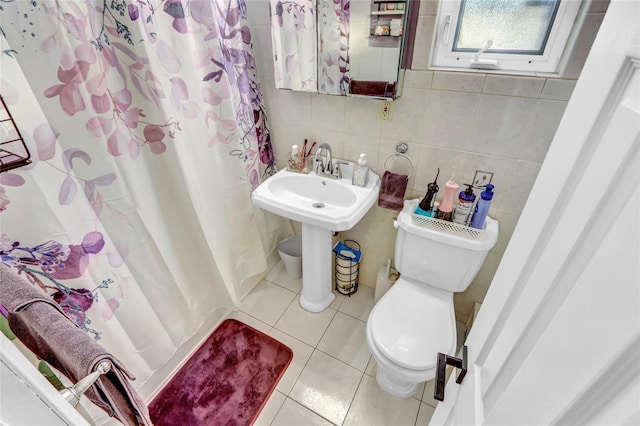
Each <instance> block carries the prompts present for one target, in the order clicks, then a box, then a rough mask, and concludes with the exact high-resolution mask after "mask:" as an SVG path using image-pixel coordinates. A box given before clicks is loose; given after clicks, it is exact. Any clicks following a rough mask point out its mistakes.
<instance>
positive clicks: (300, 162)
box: [298, 139, 307, 172]
mask: <svg viewBox="0 0 640 426" xmlns="http://www.w3.org/2000/svg"><path fill="white" fill-rule="evenodd" d="M306 149H307V140H306V139H305V140H304V143H303V144H302V149H301V150H300V161H299V162H298V171H300V172H301V171H302V169H304V164H305V162H306V161H305V162H303V160H306V159H307V156H306V155H304V151H305V150H306Z"/></svg>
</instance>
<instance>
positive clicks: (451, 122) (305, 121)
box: [248, 0, 576, 321]
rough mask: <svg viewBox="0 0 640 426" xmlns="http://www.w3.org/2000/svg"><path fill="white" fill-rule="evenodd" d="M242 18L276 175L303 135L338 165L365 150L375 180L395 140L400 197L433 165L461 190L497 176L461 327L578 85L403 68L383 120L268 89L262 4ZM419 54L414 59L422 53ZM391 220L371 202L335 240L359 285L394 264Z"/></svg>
mask: <svg viewBox="0 0 640 426" xmlns="http://www.w3.org/2000/svg"><path fill="white" fill-rule="evenodd" d="M423 3H424V2H423ZM265 6H266V7H265ZM423 9H424V11H425V12H428V13H432V9H433V8H432V7H429V5H424V4H423ZM421 11H422V9H421ZM248 13H249V15H252V14H253V16H251V24H252V26H251V31H252V35H253V44H254V50H255V52H256V60H257V63H258V71H259V76H260V80H261V85H262V90H263V94H264V99H265V104H266V107H267V114H268V119H269V126H270V129H271V132H272V141H273V144H274V149H275V154H276V159H277V163H278V168H279V169H280V168H282V167H284V163H285V160H286V158H287V153H288V151H289V149H290V147H291V145H292V144H294V143H298V144H299V143H300V142H302V141H303V140H304V139H305V138H307V139H309V140H317V141H318V143H329V144H330V145H331V147H332V151H333V154H334V157H335V158H343V159H346V160H350V161H356V160H357V159H358V156H359V154H360V153H361V152H364V153H366V154H367V158H368V160H369V165H370V167H371V168H372V170H373V171H374V172H375V173H377V174H378V175H380V176H381V175H382V174H383V173H384V162H385V160H386V159H387V158H388V157H389V156H390V155H392V154H393V153H394V149H395V145H396V143H397V142H400V141H404V142H406V143H407V144H408V145H409V151H408V152H407V155H408V156H409V157H410V158H411V161H412V162H413V166H414V173H413V174H412V176H411V178H410V181H409V185H408V188H407V193H406V198H407V199H410V198H421V197H422V196H423V195H424V193H425V192H426V186H427V183H428V182H431V181H433V177H434V176H435V173H436V169H437V168H438V167H439V168H440V177H439V179H438V182H439V183H440V184H441V187H442V186H443V185H444V182H445V181H446V180H447V179H448V178H449V177H450V176H452V175H453V176H454V179H455V180H456V181H457V182H459V183H460V186H461V187H462V185H461V184H462V183H467V182H470V181H471V180H472V179H473V176H474V172H475V171H476V170H483V171H489V172H493V173H494V177H493V182H492V183H493V184H494V185H495V193H496V196H495V197H494V201H493V203H492V206H491V210H490V213H489V214H490V216H491V217H493V218H495V219H497V220H498V221H499V223H500V237H499V240H498V243H497V244H496V246H495V247H494V248H493V250H492V251H491V253H490V254H489V256H488V258H487V261H486V262H485V265H484V267H483V268H482V270H481V271H480V273H479V274H478V276H477V277H476V279H475V280H474V282H473V283H472V285H471V286H470V287H469V289H467V291H465V292H464V293H458V294H456V295H455V297H454V301H455V306H456V316H457V319H458V320H460V321H465V320H466V319H467V317H468V315H470V314H471V313H472V311H473V306H474V303H475V302H476V301H477V302H482V300H483V299H484V296H485V294H486V292H487V290H488V288H489V285H490V283H491V280H492V278H493V275H494V273H495V271H496V269H497V267H498V264H499V262H500V259H501V258H502V254H503V253H504V250H505V248H506V246H507V243H508V241H509V238H510V237H511V234H512V232H513V230H514V228H515V225H516V223H517V221H518V218H519V216H520V213H521V212H522V209H523V207H524V205H525V202H526V200H527V197H528V195H529V192H530V190H531V188H532V186H533V183H534V181H535V179H536V176H537V174H538V171H539V169H540V166H541V164H542V162H543V160H544V157H545V154H546V152H547V149H548V147H549V144H550V143H551V140H552V139H553V136H554V133H555V130H556V128H557V126H558V124H559V122H560V120H561V118H562V115H563V113H564V109H565V108H566V105H567V101H568V99H569V97H570V96H571V92H572V90H573V88H574V86H575V83H576V81H575V79H558V78H543V77H520V76H511V75H495V74H483V73H477V72H473V73H463V72H440V71H435V72H434V71H431V70H426V69H425V70H415V69H414V70H407V71H406V75H405V80H404V90H403V92H402V97H400V98H399V99H397V100H396V101H394V111H393V119H392V120H391V121H381V120H380V119H379V118H378V113H379V109H380V104H381V102H382V101H379V100H373V99H362V98H350V97H340V96H329V95H318V94H314V93H303V92H292V91H287V90H278V89H275V88H274V81H273V63H272V59H271V54H270V52H271V38H270V30H269V26H268V23H269V18H268V14H269V11H268V4H267V2H266V1H257V0H249V1H248ZM256 14H261V15H258V16H256ZM425 45H426V44H425ZM418 47H419V43H416V48H417V49H416V50H415V52H414V58H415V57H416V56H418V55H421V56H420V57H422V55H424V50H423V51H420V49H419V48H418ZM415 65H416V62H415V61H414V68H415ZM441 195H442V194H440V196H441ZM396 215H397V213H396V212H394V211H390V210H385V209H382V208H379V207H378V206H377V205H375V206H374V207H372V208H371V210H370V211H369V212H368V213H367V215H366V216H365V217H364V218H363V219H362V221H361V222H360V223H359V224H358V225H356V226H355V227H354V228H353V229H352V230H350V231H346V232H343V233H342V235H341V238H342V239H346V238H350V239H354V240H356V241H358V242H359V243H360V245H361V247H363V260H362V264H361V269H360V274H361V277H360V284H361V285H364V286H369V287H374V286H375V282H376V274H377V270H378V268H379V267H380V266H383V265H385V264H386V261H387V259H388V258H392V259H393V254H394V245H395V237H396V230H395V229H394V228H393V219H394V217H396ZM297 229H298V230H299V229H300V228H299V226H298V227H297Z"/></svg>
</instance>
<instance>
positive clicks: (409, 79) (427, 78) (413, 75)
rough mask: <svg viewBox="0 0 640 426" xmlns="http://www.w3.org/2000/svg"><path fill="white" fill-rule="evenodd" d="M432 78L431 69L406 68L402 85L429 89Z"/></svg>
mask: <svg viewBox="0 0 640 426" xmlns="http://www.w3.org/2000/svg"><path fill="white" fill-rule="evenodd" d="M432 80H433V71H417V70H406V71H405V74H404V87H414V88H417V89H430V88H431V81H432Z"/></svg>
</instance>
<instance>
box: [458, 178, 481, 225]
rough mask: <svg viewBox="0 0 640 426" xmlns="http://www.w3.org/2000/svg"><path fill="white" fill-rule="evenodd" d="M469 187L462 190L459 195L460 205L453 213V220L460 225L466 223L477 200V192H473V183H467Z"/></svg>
mask: <svg viewBox="0 0 640 426" xmlns="http://www.w3.org/2000/svg"><path fill="white" fill-rule="evenodd" d="M463 185H465V186H466V187H467V189H465V190H464V191H460V194H459V195H458V205H457V206H456V211H455V212H454V213H453V222H454V223H457V224H459V225H466V224H467V221H468V220H469V215H470V214H471V209H472V208H473V203H474V202H475V201H476V194H474V193H473V185H471V184H468V183H465V184H463Z"/></svg>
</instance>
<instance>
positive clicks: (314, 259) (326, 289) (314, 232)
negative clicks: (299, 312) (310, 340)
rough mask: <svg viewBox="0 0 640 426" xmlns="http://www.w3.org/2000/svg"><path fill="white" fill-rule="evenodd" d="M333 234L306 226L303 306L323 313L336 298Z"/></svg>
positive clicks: (301, 300) (303, 226)
mask: <svg viewBox="0 0 640 426" xmlns="http://www.w3.org/2000/svg"><path fill="white" fill-rule="evenodd" d="M331 236H332V232H331V231H327V230H326V229H322V228H319V227H317V226H314V225H309V224H306V223H303V224H302V294H301V295H300V306H302V307H303V308H304V309H306V310H307V311H309V312H322V311H324V310H325V309H327V308H328V307H329V305H331V303H333V301H334V299H335V298H336V296H335V294H333V292H332V288H331V283H332V279H331V258H332V255H331V253H332V252H331V250H332V248H333V247H332V246H331V241H332V239H331Z"/></svg>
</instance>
